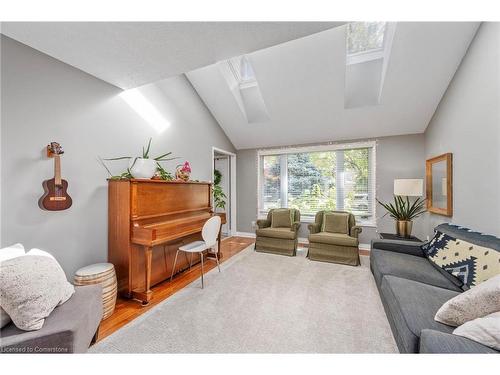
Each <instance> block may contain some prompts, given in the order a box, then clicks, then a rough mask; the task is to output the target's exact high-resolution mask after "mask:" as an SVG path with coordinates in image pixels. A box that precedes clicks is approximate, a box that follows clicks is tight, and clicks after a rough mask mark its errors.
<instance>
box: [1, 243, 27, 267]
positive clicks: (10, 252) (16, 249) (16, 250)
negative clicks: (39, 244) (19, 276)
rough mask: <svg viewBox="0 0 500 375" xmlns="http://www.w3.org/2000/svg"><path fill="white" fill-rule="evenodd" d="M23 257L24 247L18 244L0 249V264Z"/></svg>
mask: <svg viewBox="0 0 500 375" xmlns="http://www.w3.org/2000/svg"><path fill="white" fill-rule="evenodd" d="M22 255H24V246H23V245H21V244H20V243H16V244H15V245H10V246H7V247H4V248H1V249H0V262H3V261H4V260H8V259H12V258H15V257H20V256H22Z"/></svg>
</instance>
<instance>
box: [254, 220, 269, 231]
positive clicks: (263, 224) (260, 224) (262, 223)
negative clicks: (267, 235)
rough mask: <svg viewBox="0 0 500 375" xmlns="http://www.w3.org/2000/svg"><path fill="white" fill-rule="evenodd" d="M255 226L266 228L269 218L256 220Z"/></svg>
mask: <svg viewBox="0 0 500 375" xmlns="http://www.w3.org/2000/svg"><path fill="white" fill-rule="evenodd" d="M257 226H258V227H259V229H262V228H268V227H270V226H271V220H267V219H260V220H257Z"/></svg>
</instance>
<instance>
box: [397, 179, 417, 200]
mask: <svg viewBox="0 0 500 375" xmlns="http://www.w3.org/2000/svg"><path fill="white" fill-rule="evenodd" d="M423 187H424V180H423V179H421V178H404V179H398V180H394V195H404V196H407V197H421V196H422V190H423Z"/></svg>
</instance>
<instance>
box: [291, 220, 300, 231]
mask: <svg viewBox="0 0 500 375" xmlns="http://www.w3.org/2000/svg"><path fill="white" fill-rule="evenodd" d="M299 228H300V221H296V222H294V223H293V224H292V230H293V231H294V232H297V231H298V230H299Z"/></svg>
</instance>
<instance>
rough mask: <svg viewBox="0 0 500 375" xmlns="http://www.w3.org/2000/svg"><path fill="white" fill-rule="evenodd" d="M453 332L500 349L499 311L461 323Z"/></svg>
mask: <svg viewBox="0 0 500 375" xmlns="http://www.w3.org/2000/svg"><path fill="white" fill-rule="evenodd" d="M453 334H454V335H458V336H462V337H467V338H468V339H471V340H473V341H476V342H479V343H481V344H483V345H485V346H487V347H489V348H493V349H496V350H500V311H497V312H494V313H491V314H489V315H486V316H484V317H482V318H477V319H474V320H471V321H470V322H467V323H465V324H462V325H461V326H460V327H458V328H456V329H455V330H454V331H453Z"/></svg>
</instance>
